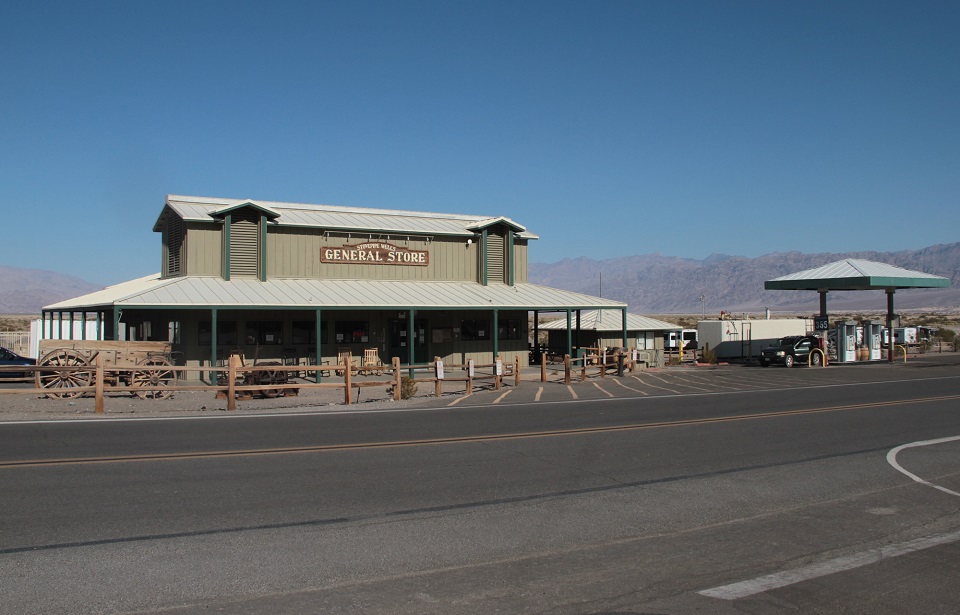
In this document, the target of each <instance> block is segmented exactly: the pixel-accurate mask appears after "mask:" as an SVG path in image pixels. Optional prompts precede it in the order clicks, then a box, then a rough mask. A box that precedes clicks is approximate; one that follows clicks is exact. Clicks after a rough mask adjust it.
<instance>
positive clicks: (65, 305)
mask: <svg viewBox="0 0 960 615" xmlns="http://www.w3.org/2000/svg"><path fill="white" fill-rule="evenodd" d="M103 306H116V307H121V308H123V307H127V308H136V307H142V308H146V307H177V308H184V309H190V308H194V309H196V308H214V307H216V308H249V309H288V308H289V309H316V308H322V309H348V308H355V309H394V308H410V309H468V310H479V309H489V310H492V309H494V308H497V309H520V310H567V309H571V310H577V309H579V310H588V309H610V310H617V311H619V310H622V309H624V308H626V307H627V306H626V304H625V303H621V302H619V301H611V300H609V299H602V298H600V297H592V296H590V295H584V294H581V293H575V292H571V291H566V290H559V289H555V288H548V287H546V286H538V285H535V284H517V285H515V286H508V285H506V284H491V285H489V286H483V285H481V284H477V283H471V282H413V281H407V280H312V279H276V280H268V281H266V282H260V281H258V280H253V279H236V280H230V281H227V280H224V279H222V278H219V277H199V276H188V277H182V278H168V279H160V276H159V274H156V275H154V276H148V277H147V278H141V279H139V280H133V281H131V282H125V283H123V284H118V285H116V286H111V287H109V288H106V289H103V290H101V291H97V292H95V293H91V294H89V295H84V296H82V297H77V298H75V299H70V300H67V301H61V302H59V303H55V304H52V305H48V306H45V307H44V309H45V310H51V311H58V310H60V311H68V310H69V311H82V310H84V309H89V308H91V307H103Z"/></svg>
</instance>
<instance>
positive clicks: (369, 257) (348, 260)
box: [320, 241, 430, 267]
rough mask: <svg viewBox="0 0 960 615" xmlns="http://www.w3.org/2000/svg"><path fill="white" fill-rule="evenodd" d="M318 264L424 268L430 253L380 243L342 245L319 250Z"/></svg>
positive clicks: (428, 262)
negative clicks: (412, 266)
mask: <svg viewBox="0 0 960 615" xmlns="http://www.w3.org/2000/svg"><path fill="white" fill-rule="evenodd" d="M320 262H321V263H340V264H346V265H414V266H420V267H425V266H426V265H429V264H430V252H428V251H427V250H409V249H407V248H403V247H401V246H395V245H393V244H392V243H385V242H382V241H371V242H367V243H361V244H357V245H355V246H348V245H344V246H339V247H335V248H334V247H330V248H321V249H320Z"/></svg>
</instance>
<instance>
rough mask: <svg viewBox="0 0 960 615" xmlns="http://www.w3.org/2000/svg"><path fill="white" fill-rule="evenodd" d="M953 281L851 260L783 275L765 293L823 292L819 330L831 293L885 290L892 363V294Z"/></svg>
mask: <svg viewBox="0 0 960 615" xmlns="http://www.w3.org/2000/svg"><path fill="white" fill-rule="evenodd" d="M948 286H950V280H949V279H948V278H944V277H941V276H938V275H931V274H929V273H923V272H922V271H911V270H910V269H904V268H903V267H897V266H895V265H889V264H887V263H877V262H874V261H867V260H860V259H854V258H848V259H845V260H842V261H836V262H833V263H828V264H826V265H823V266H821V267H816V268H814V269H807V270H805V271H800V272H797V273H791V274H789V275H784V276H780V277H779V278H775V279H773V280H767V281H766V282H764V283H763V288H764V289H765V290H815V291H817V292H818V293H820V318H819V319H815V321H816V322H815V325H816V328H817V329H818V330H821V331H822V330H825V329H826V328H827V327H828V322H829V321H828V319H827V293H828V292H829V291H831V290H884V291H886V292H887V329H888V330H890V332H891V334H890V335H889V336H888V339H889V347H888V349H887V357H888V360H889V361H891V362H892V361H893V338H894V336H893V331H892V330H893V328H894V322H895V319H896V314H895V313H894V311H893V295H894V293H895V292H896V291H897V289H898V288H946V287H948Z"/></svg>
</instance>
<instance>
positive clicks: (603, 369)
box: [600, 349, 607, 380]
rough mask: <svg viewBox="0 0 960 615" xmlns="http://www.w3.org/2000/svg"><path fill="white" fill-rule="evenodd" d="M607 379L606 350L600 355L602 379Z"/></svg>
mask: <svg viewBox="0 0 960 615" xmlns="http://www.w3.org/2000/svg"><path fill="white" fill-rule="evenodd" d="M606 377H607V351H606V350H605V349H604V350H603V351H602V352H601V353H600V379H601V380H603V379H604V378H606Z"/></svg>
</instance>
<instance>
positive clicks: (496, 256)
mask: <svg viewBox="0 0 960 615" xmlns="http://www.w3.org/2000/svg"><path fill="white" fill-rule="evenodd" d="M505 244H506V242H505V241H504V238H503V235H499V234H495V233H492V232H491V233H490V234H488V235H487V283H488V284H499V283H503V282H506V280H505V279H504V272H505V268H504V261H506V258H505V256H504V252H505V250H504V246H505Z"/></svg>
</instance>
